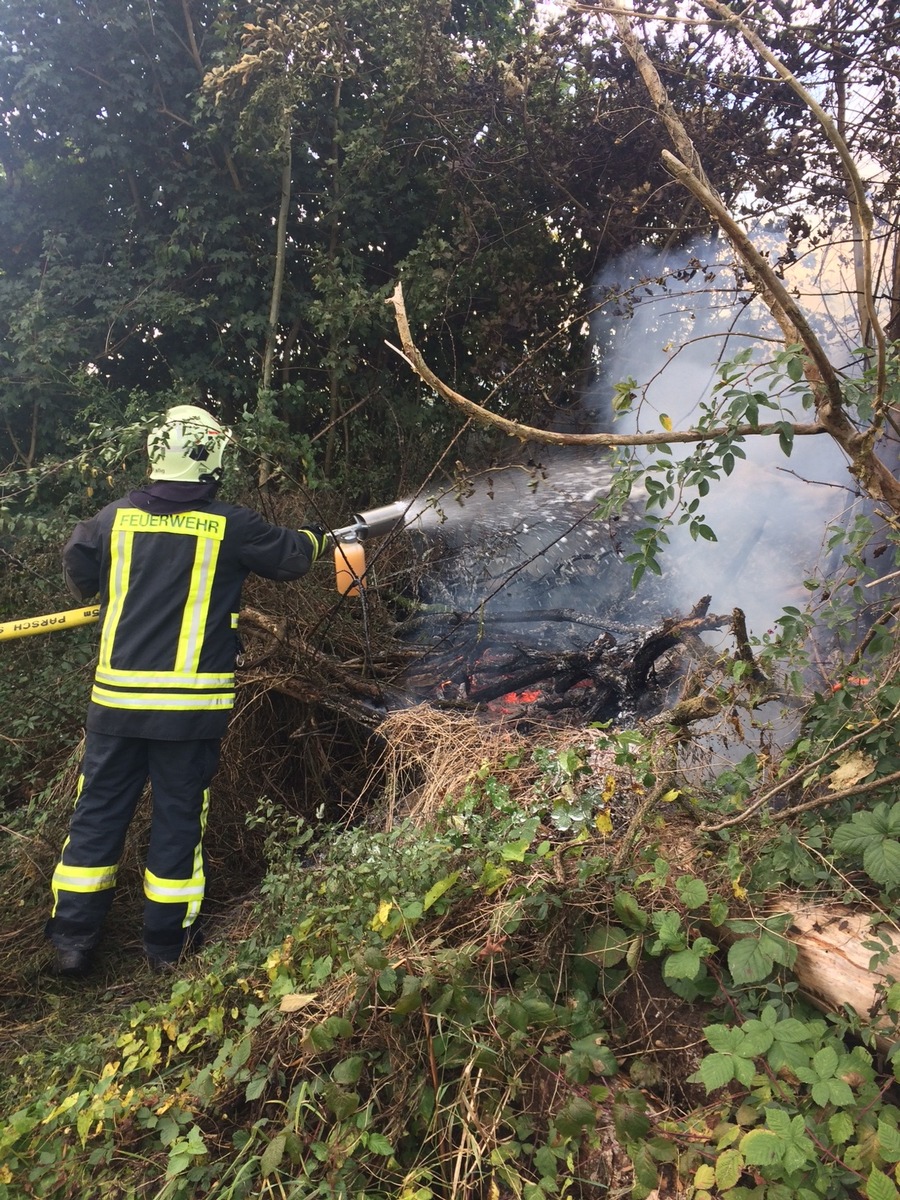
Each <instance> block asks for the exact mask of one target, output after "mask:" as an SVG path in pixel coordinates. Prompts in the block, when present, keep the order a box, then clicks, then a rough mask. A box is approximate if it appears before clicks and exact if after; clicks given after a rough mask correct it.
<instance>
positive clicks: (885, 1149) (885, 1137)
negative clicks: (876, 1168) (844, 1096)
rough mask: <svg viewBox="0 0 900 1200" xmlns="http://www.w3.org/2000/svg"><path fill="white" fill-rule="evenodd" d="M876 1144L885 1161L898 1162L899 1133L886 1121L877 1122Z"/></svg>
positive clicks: (899, 1160)
mask: <svg viewBox="0 0 900 1200" xmlns="http://www.w3.org/2000/svg"><path fill="white" fill-rule="evenodd" d="M841 1115H846V1114H841ZM848 1119H849V1118H848ZM878 1146H879V1150H880V1152H881V1157H882V1158H883V1159H885V1161H886V1162H900V1133H898V1132H897V1130H896V1129H895V1128H894V1126H893V1125H888V1123H887V1122H886V1121H879V1122H878Z"/></svg>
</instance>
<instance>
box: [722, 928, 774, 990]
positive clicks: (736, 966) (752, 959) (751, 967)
mask: <svg viewBox="0 0 900 1200" xmlns="http://www.w3.org/2000/svg"><path fill="white" fill-rule="evenodd" d="M772 966H773V961H772V958H771V956H770V955H769V954H767V953H766V952H765V949H764V948H763V947H762V945H761V944H760V939H759V938H758V937H757V938H753V937H747V938H741V940H740V941H738V942H735V943H734V945H732V946H731V947H729V950H728V969H729V971H730V972H731V977H732V979H734V981H735V983H739V984H740V983H760V982H761V981H762V980H763V979H765V978H766V976H767V975H768V974H769V973H770V972H771V970H772Z"/></svg>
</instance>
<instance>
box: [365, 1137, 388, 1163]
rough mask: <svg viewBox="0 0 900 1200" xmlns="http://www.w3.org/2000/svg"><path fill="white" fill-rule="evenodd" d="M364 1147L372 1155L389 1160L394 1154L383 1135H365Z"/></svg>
mask: <svg viewBox="0 0 900 1200" xmlns="http://www.w3.org/2000/svg"><path fill="white" fill-rule="evenodd" d="M366 1147H367V1148H368V1149H369V1150H371V1151H372V1153H373V1154H381V1155H382V1156H383V1157H384V1158H390V1157H391V1156H392V1155H393V1153H394V1147H393V1146H392V1145H391V1143H390V1142H389V1141H388V1139H387V1138H386V1137H385V1136H384V1134H383V1133H368V1134H366Z"/></svg>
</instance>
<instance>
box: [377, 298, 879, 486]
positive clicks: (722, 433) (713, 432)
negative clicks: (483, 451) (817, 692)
mask: <svg viewBox="0 0 900 1200" xmlns="http://www.w3.org/2000/svg"><path fill="white" fill-rule="evenodd" d="M386 303H387V304H392V305H393V306H394V314H395V319H396V322H397V330H398V332H399V334H400V345H401V346H402V349H399V350H398V349H397V347H396V346H392V345H391V343H390V342H388V343H386V344H387V345H388V346H389V347H390V349H391V350H393V351H394V352H395V353H396V354H399V355H400V357H401V358H403V359H405V360H406V362H408V363H409V365H410V366H411V367H412V369H413V371H415V373H416V374H417V375H418V376H419V378H420V379H421V380H422V381H423V382H424V383H426V384H427V385H428V387H430V388H431V389H432V390H433V391H435V392H437V394H438V395H439V396H443V398H444V399H445V400H448V401H449V402H450V403H451V404H453V405H454V406H455V407H456V408H459V409H460V410H461V411H462V412H464V413H465V414H466V416H467V417H469V418H471V420H473V421H475V422H476V423H477V424H479V425H488V426H492V427H493V428H494V429H499V430H500V431H501V432H502V433H505V434H507V435H508V436H509V437H514V438H518V439H519V440H520V441H522V442H538V443H540V444H542V445H547V446H669V445H672V444H673V443H675V442H710V441H715V439H716V438H722V437H735V436H737V437H750V436H753V435H755V434H777V433H779V432H781V431H783V430H784V427H785V423H784V422H783V421H779V422H778V423H777V424H767V425H737V426H735V427H734V428H726V427H725V426H722V427H721V428H719V429H704V430H697V429H683V430H672V431H671V432H668V431H666V430H660V431H659V432H658V433H557V432H556V431H554V430H552V429H537V428H535V427H534V426H533V425H522V424H520V423H519V422H518V421H510V420H509V418H508V417H501V416H500V415H499V414H498V413H492V412H489V411H488V410H487V409H486V408H483V407H482V406H481V405H480V404H476V403H475V401H474V400H470V399H468V397H467V396H463V395H462V394H461V393H460V392H457V391H455V390H454V389H453V388H452V387H450V385H449V384H447V383H444V381H443V380H442V379H440V378H439V377H438V376H437V375H435V373H434V371H432V370H431V368H430V367H429V366H428V364H427V363H426V361H425V359H424V357H423V356H422V353H421V351H420V350H419V348H418V347H417V346H416V344H415V342H414V341H413V339H412V334H411V332H410V328H409V321H408V319H407V316H406V305H405V304H404V301H403V285H402V284H401V283H398V284H397V286H396V288H395V289H394V294H393V295H392V296H391V297H390V298H389V299H388V300H387V301H386ZM790 428H791V430H792V431H793V433H794V435H795V436H800V437H802V436H806V435H811V434H819V433H825V432H827V431H826V429H825V426H824V425H820V424H819V423H818V422H815V423H813V424H810V425H807V424H792V425H791V426H790ZM898 508H900V504H898Z"/></svg>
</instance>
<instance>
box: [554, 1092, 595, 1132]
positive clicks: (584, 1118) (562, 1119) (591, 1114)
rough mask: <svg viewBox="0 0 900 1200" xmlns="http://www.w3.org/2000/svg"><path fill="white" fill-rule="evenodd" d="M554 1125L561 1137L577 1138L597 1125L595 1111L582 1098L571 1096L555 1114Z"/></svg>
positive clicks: (591, 1105) (588, 1102)
mask: <svg viewBox="0 0 900 1200" xmlns="http://www.w3.org/2000/svg"><path fill="white" fill-rule="evenodd" d="M554 1123H555V1125H556V1128H557V1129H558V1130H559V1132H560V1133H561V1134H562V1135H563V1137H578V1135H579V1134H581V1133H582V1132H583V1131H584V1130H585V1129H592V1128H593V1127H594V1126H595V1125H596V1124H597V1111H596V1109H595V1107H594V1105H593V1104H591V1102H590V1101H589V1100H585V1099H584V1097H583V1096H571V1097H570V1098H569V1099H568V1100H567V1101H566V1103H565V1104H564V1105H563V1106H562V1108H561V1109H560V1110H559V1112H558V1113H557V1114H556V1118H555V1122H554Z"/></svg>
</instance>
